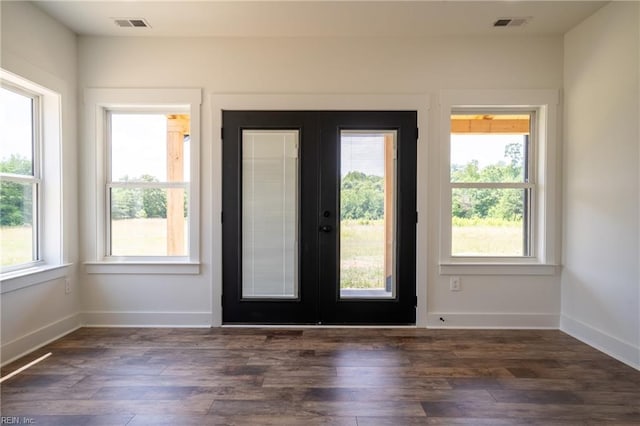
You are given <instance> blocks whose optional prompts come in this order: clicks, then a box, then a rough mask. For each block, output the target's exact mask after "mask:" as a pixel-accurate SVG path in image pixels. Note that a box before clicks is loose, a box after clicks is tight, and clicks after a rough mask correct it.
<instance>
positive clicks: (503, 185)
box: [451, 182, 535, 189]
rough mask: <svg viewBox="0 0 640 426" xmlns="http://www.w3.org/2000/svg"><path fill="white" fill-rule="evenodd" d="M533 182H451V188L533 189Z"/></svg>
mask: <svg viewBox="0 0 640 426" xmlns="http://www.w3.org/2000/svg"><path fill="white" fill-rule="evenodd" d="M533 187H535V184H533V183H529V182H527V183H525V182H522V183H521V182H451V188H479V189H485V188H486V189H492V188H495V189H531V188H533Z"/></svg>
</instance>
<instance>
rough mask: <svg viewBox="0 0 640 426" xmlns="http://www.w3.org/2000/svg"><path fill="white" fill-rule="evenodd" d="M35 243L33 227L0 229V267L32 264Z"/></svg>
mask: <svg viewBox="0 0 640 426" xmlns="http://www.w3.org/2000/svg"><path fill="white" fill-rule="evenodd" d="M32 253H33V241H32V230H31V226H2V227H0V265H2V266H8V265H19V264H21V263H27V262H31V260H33V259H32V256H33V255H32Z"/></svg>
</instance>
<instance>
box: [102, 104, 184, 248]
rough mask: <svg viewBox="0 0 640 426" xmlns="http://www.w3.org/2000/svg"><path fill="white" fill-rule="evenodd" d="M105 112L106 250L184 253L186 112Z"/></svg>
mask: <svg viewBox="0 0 640 426" xmlns="http://www.w3.org/2000/svg"><path fill="white" fill-rule="evenodd" d="M109 115H110V136H111V137H110V146H111V150H110V170H109V171H110V179H109V182H107V190H108V194H109V199H110V215H111V218H110V219H111V220H110V222H109V224H110V239H109V241H110V252H109V254H110V255H111V256H186V255H187V254H188V249H187V247H188V207H187V205H188V203H187V200H188V182H189V175H190V174H189V115H188V114H160V113H149V114H141V113H127V112H111V113H110V114H109Z"/></svg>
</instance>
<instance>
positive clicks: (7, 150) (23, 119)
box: [0, 69, 68, 293]
mask: <svg viewBox="0 0 640 426" xmlns="http://www.w3.org/2000/svg"><path fill="white" fill-rule="evenodd" d="M26 71H27V73H31V72H32V71H33V70H29V69H26ZM34 74H35V73H34ZM38 77H41V76H38ZM44 80H45V81H44V82H45V83H46V84H47V86H48V87H52V88H55V89H56V90H60V89H62V87H63V84H62V83H61V82H60V81H59V80H57V79H55V78H45V79H44ZM48 87H44V86H42V85H40V84H38V83H35V82H33V81H30V80H27V79H25V78H22V77H20V76H18V75H16V74H14V73H11V72H8V71H6V70H4V69H0V281H1V284H2V285H1V286H0V287H1V288H0V291H1V292H3V293H4V292H8V291H13V290H16V289H18V288H22V287H26V286H29V285H34V284H39V283H42V282H45V281H47V280H51V279H56V278H60V277H62V276H65V274H66V273H67V266H68V264H65V263H64V261H65V259H67V255H68V245H67V243H66V241H65V239H64V238H63V236H64V235H63V226H64V220H63V217H62V188H63V184H64V182H65V180H64V179H63V172H62V133H61V132H62V129H61V118H62V116H61V111H60V108H61V95H60V93H59V92H56V91H53V90H51V89H49V88H48Z"/></svg>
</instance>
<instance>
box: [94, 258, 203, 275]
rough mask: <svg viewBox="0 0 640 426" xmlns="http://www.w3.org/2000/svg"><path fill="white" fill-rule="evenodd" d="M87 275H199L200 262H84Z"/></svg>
mask: <svg viewBox="0 0 640 426" xmlns="http://www.w3.org/2000/svg"><path fill="white" fill-rule="evenodd" d="M84 266H85V271H86V273H87V274H146V275H154V274H161V275H171V274H174V275H198V274H199V273H200V263H198V262H142V261H141V262H135V261H123V262H107V261H105V262H84Z"/></svg>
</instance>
